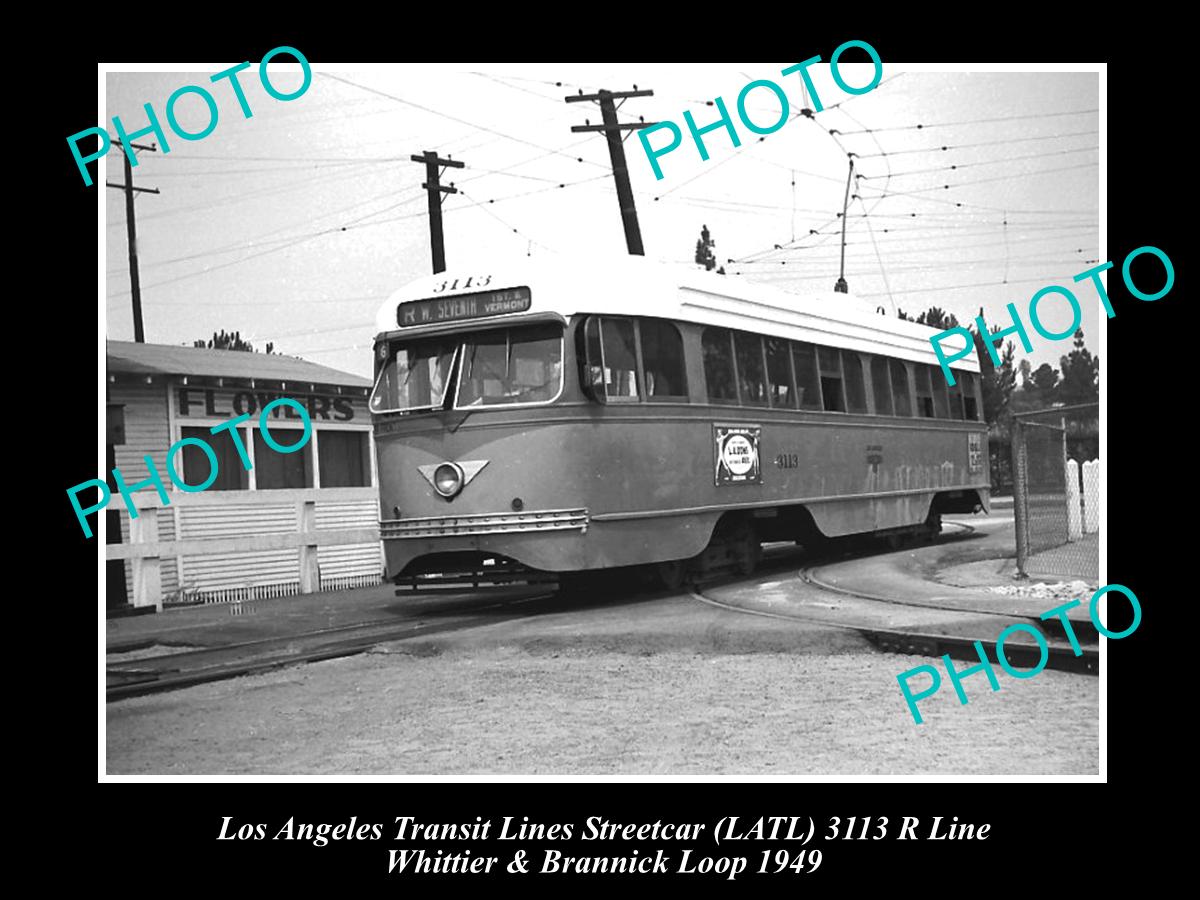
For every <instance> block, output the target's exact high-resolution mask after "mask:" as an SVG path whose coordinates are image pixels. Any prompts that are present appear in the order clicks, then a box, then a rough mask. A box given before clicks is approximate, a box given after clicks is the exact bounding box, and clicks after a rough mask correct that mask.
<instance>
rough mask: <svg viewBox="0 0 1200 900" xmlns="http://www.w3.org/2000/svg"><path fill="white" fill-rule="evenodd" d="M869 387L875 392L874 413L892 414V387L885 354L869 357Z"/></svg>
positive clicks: (881, 414)
mask: <svg viewBox="0 0 1200 900" xmlns="http://www.w3.org/2000/svg"><path fill="white" fill-rule="evenodd" d="M871 388H872V389H873V390H874V392H875V413H876V414H877V415H880V416H890V415H892V387H891V378H890V376H889V374H888V361H887V357H885V356H872V357H871Z"/></svg>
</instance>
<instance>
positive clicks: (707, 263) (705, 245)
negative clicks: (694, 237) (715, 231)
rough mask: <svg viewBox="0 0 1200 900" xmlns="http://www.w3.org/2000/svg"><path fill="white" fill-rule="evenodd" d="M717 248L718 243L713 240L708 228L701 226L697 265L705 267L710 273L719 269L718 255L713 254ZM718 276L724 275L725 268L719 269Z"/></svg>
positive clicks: (697, 242)
mask: <svg viewBox="0 0 1200 900" xmlns="http://www.w3.org/2000/svg"><path fill="white" fill-rule="evenodd" d="M715 246H717V242H716V241H714V240H713V239H712V235H711V234H710V233H709V230H708V226H707V225H702V226H700V240H698V241H696V264H697V265H701V266H704V268H705V269H707V270H708V271H709V272H711V271H712V270H713V269H716V268H717V255H716V254H715V253H713V247H715ZM717 274H718V275H724V274H725V267H724V266H721V268H719V269H717Z"/></svg>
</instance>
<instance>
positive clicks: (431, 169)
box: [410, 150, 466, 275]
mask: <svg viewBox="0 0 1200 900" xmlns="http://www.w3.org/2000/svg"><path fill="white" fill-rule="evenodd" d="M410 158H411V159H412V161H413V162H419V163H425V178H426V181H425V183H424V184H422V185H421V187H423V188H425V190H426V191H428V192H429V243H430V244H431V245H432V247H433V274H434V275H436V274H437V273H438V272H445V271H446V244H445V241H444V239H443V237H442V194H457V193H458V189H457V188H456V187H455V186H454V182H453V181H452V182H450V185H449V187H444V186H443V185H442V184H441V176H442V170H439V169H438V166H445V167H447V168H451V169H461V168H463V167H464V166H465V165H466V163H462V162H458V161H457V160H453V159H439V158H438V155H437V151H436V150H426V151H425V152H424V153H422V154H421V155H420V156H417V155H416V154H414V155H413V156H412V157H410Z"/></svg>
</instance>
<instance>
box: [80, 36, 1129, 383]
mask: <svg viewBox="0 0 1200 900" xmlns="http://www.w3.org/2000/svg"><path fill="white" fill-rule="evenodd" d="M301 49H303V48H301ZM817 52H822V51H821V50H820V49H817V50H814V52H813V54H806V55H815V53H817ZM822 55H824V56H826V57H828V50H826V51H824V52H823V53H822ZM793 62H795V60H793V61H791V62H787V61H785V62H782V63H745V64H705V65H701V64H671V65H665V64H661V63H650V64H624V63H622V64H612V65H607V64H579V63H568V64H554V65H550V64H540V63H539V64H526V65H503V66H500V65H493V64H487V65H482V64H481V65H444V66H431V65H420V66H418V65H408V64H395V65H391V64H389V65H373V66H353V65H328V66H323V65H322V64H321V62H320V61H319V60H314V61H313V64H314V70H315V75H314V78H313V81H312V84H311V86H310V87H309V89H308V91H307V92H306V93H305V94H304V95H303V96H301V97H299V98H298V99H296V100H293V101H290V102H281V101H278V100H275V99H273V98H271V97H270V96H269V95H267V93H266V92H265V91H264V90H263V88H262V86H261V84H260V83H259V81H258V78H257V76H256V74H255V73H256V72H257V68H258V63H257V61H254V65H253V66H252V67H251V68H250V69H248V70H246V73H245V74H243V75H242V77H241V82H242V84H243V86H244V88H245V91H246V96H247V100H248V102H249V104H250V106H251V108H252V110H253V112H254V116H253V118H251V119H244V118H243V117H242V114H241V112H240V110H239V109H238V106H237V103H236V101H235V100H234V98H233V96H232V93H231V92H230V90H229V88H228V86H227V85H218V86H213V87H214V90H213V93H214V95H215V96H216V98H217V102H218V104H219V112H220V119H219V122H218V125H217V127H216V129H215V130H214V131H213V133H212V134H210V135H209V136H208V137H206V138H204V139H202V140H199V141H195V142H191V143H189V142H184V141H182V140H179V139H178V138H176V137H174V136H173V135H172V134H171V133H170V132H168V139H169V140H170V142H171V152H170V153H167V154H163V153H143V154H141V155H140V157H139V159H140V164H139V166H138V167H137V168H136V169H134V182H135V184H137V185H138V186H143V187H156V188H159V189H160V191H161V193H160V194H158V195H152V194H143V195H139V196H138V199H137V201H136V202H137V226H138V243H139V255H140V263H141V282H142V304H143V310H144V321H145V329H146V340H147V341H149V342H153V343H164V344H187V345H190V344H191V342H192V341H193V340H194V339H196V338H204V337H209V336H211V334H212V332H213V331H214V330H219V329H221V328H225V329H227V330H239V331H241V333H242V335H243V337H247V338H249V339H251V340H252V341H254V343H255V346H256V347H258V348H259V349H262V348H263V345H265V343H266V342H267V341H274V343H275V346H276V349H277V350H279V351H282V352H284V353H288V354H293V355H296V356H301V357H304V358H306V359H311V360H313V361H314V362H318V363H321V364H324V365H328V366H332V367H334V368H338V369H342V370H345V371H347V372H354V373H357V374H360V375H367V374H369V372H370V369H371V339H372V337H373V333H372V332H373V327H372V323H373V321H374V317H375V313H376V311H377V310H378V308H379V306H380V305H381V304H382V303H383V302H384V301H385V300H386V299H387V296H388V295H389V294H390V293H391V292H392V291H394V290H396V289H397V288H398V287H400V286H402V285H404V284H405V283H406V282H408V281H410V280H412V279H414V278H417V277H420V276H422V275H426V274H428V273H429V272H430V271H431V263H430V252H429V233H428V220H427V212H426V199H425V192H424V191H423V190H421V187H420V185H421V182H422V181H423V180H424V168H423V166H420V165H418V164H416V163H413V162H411V161H409V156H410V154H412V153H420V152H422V151H424V150H437V151H439V152H440V153H441V154H442V155H443V156H445V155H447V154H449V155H451V156H453V158H455V159H461V160H462V161H464V162H465V163H466V164H467V167H466V168H465V169H461V170H452V171H451V172H449V173H447V175H446V176H445V180H446V181H453V182H454V183H455V184H456V185H457V186H458V187H459V188H460V189H461V192H460V193H459V194H457V195H454V196H451V197H448V198H447V200H446V202H445V205H444V207H443V209H444V211H445V232H446V256H447V261H448V264H449V267H450V268H451V269H453V268H454V267H455V266H456V265H465V264H469V262H470V260H471V256H472V253H473V252H475V251H476V250H477V249H482V248H486V250H487V254H488V255H489V256H491V255H493V254H497V253H499V254H513V255H518V256H520V255H525V254H532V255H534V256H543V255H550V254H554V253H571V254H588V255H591V256H594V257H601V256H603V255H606V254H624V253H625V241H624V232H623V230H622V227H621V218H620V213H619V208H618V205H617V198H616V192H615V188H614V186H613V179H612V176H611V171H610V166H609V162H608V152H607V147H606V145H605V141H604V137H603V135H600V134H596V133H586V134H572V133H571V131H570V127H571V125H575V124H583V122H584V120H585V119H590V120H591V121H592V122H593V123H596V122H598V121H599V119H600V115H599V110H598V108H597V107H596V106H595V105H593V104H590V103H572V104H567V103H565V102H563V98H564V97H565V96H566V95H567V94H573V93H577V92H578V91H579V89H580V88H582V89H583V90H584V92H592V91H594V90H595V89H597V88H601V87H603V88H608V89H610V90H628V89H631V88H632V87H633V85H634V84H636V85H637V86H638V87H639V88H651V89H653V90H654V96H653V97H647V98H636V99H631V100H629V101H627V102H626V104H625V106H624V108H623V109H622V110H621V111H620V117H621V120H622V121H631V120H636V119H637V118H638V117H639V116H642V117H644V118H645V120H646V121H661V120H667V119H670V120H673V121H675V122H676V123H678V124H679V125H680V127H681V128H683V129H684V133H685V137H684V143H683V144H682V145H681V147H680V148H679V149H678V150H676V151H674V152H673V153H670V154H668V155H666V156H663V157H661V159H660V165H661V166H662V168H663V174H664V177H663V179H662V180H661V181H656V180H655V178H654V174H653V171H652V170H651V167H650V164H649V162H648V161H647V159H646V156H645V154H644V153H643V151H642V149H641V146H640V144H639V142H638V138H637V136H636V135H634V136H632V137H631V138H630V139H629V140H628V141H627V142H626V144H625V148H626V153H627V155H628V159H629V168H630V174H631V179H632V182H633V188H634V191H635V196H636V202H637V209H638V214H639V219H640V222H641V228H642V234H643V238H644V242H645V247H646V254H647V256H649V257H652V258H658V259H663V260H669V261H674V262H690V261H691V259H692V253H693V252H694V247H695V242H696V239H697V237H698V235H699V231H700V228H701V226H702V225H707V226H708V227H709V229H710V230H711V232H712V235H713V237H714V238H715V240H716V242H717V247H716V250H717V256H718V259H719V260H720V261H721V262H722V263H723V264H724V265H725V267H726V270H727V271H728V272H730V273H731V274H730V276H729V277H735V276H734V275H733V274H732V273H735V272H740V273H741V275H740V276H736V277H744V278H748V279H752V280H755V281H761V282H768V283H771V284H773V285H776V286H778V287H779V288H781V289H783V290H787V291H791V292H796V293H804V292H805V291H812V290H821V291H827V290H829V289H830V288H831V287H832V286H833V283H834V281H835V280H836V279H837V275H838V250H839V244H840V235H841V232H840V228H841V224H840V222H839V220H838V219H837V214H838V213H839V212H840V210H841V208H842V202H843V196H844V191H845V183H846V174H847V156H846V152H851V153H855V154H857V155H858V156H857V158H856V160H855V165H856V171H857V172H858V173H859V175H860V176H861V178H860V179H859V180H858V181H857V184H856V188H855V190H856V192H857V193H858V194H859V195H860V197H861V199H860V200H855V201H853V202H852V204H851V207H850V217H849V218H848V220H847V224H848V235H847V247H846V278H847V281H848V282H849V285H850V290H851V292H852V293H853V294H855V295H857V296H859V297H861V298H863V299H865V300H867V301H869V302H870V303H872V304H874V305H879V306H883V307H884V308H885V309H886V310H888V311H889V312H891V311H893V310H895V309H896V308H900V309H904V310H906V311H908V312H910V313H912V314H914V315H915V314H916V313H919V312H921V311H923V310H924V309H926V308H927V307H928V306H930V305H932V304H936V305H938V306H941V307H943V308H945V309H948V310H950V311H952V312H954V313H955V314H956V315H957V316H958V317H959V319H960V320H966V319H968V318H970V317H973V316H974V315H975V314H976V313H977V311H978V309H979V308H980V307H983V309H984V312H985V316H986V317H987V318H988V320H989V321H993V320H994V321H997V322H1001V321H1003V323H1004V324H1005V325H1007V324H1008V321H1007V318H1006V314H1005V313H1004V306H1005V304H1007V303H1009V302H1013V303H1015V304H1016V305H1017V307H1018V308H1019V309H1021V310H1022V312H1024V310H1025V309H1026V307H1027V304H1028V300H1029V297H1030V296H1031V295H1032V294H1033V293H1034V292H1035V291H1036V290H1037V289H1038V288H1040V287H1043V286H1045V285H1049V284H1054V283H1058V284H1064V285H1068V286H1069V285H1071V281H1070V278H1071V276H1072V275H1074V274H1076V273H1078V272H1081V271H1083V270H1084V269H1086V268H1089V267H1090V266H1091V265H1093V264H1094V262H1093V261H1095V260H1101V261H1102V260H1105V259H1108V258H1109V257H1108V256H1105V255H1102V253H1101V249H1100V247H1099V246H1098V241H1099V224H1100V222H1099V212H1098V203H1099V199H1098V198H1099V193H1098V185H1099V171H1100V170H1099V165H1098V164H1099V158H1100V153H1099V134H1098V129H1099V121H1100V117H1099V113H1098V112H1097V110H1098V108H1099V107H1100V105H1101V104H1100V98H1099V76H1098V75H1097V74H1095V73H952V72H918V71H909V70H908V69H907V68H906V67H905V66H900V65H890V64H889V63H888V60H887V58H886V56H885V58H884V60H883V62H884V79H885V80H884V82H883V83H882V84H881V85H880V86H879V87H878V88H876V89H875V90H874V91H872V92H870V93H869V94H865V95H862V96H858V97H850V96H849V95H846V94H844V93H842V92H841V91H840V90H839V89H838V88H837V87H836V86H835V84H834V83H833V81H832V79H831V78H830V75H829V71H828V67H826V66H815V67H813V68H812V69H811V70H810V72H811V73H812V76H813V79H814V82H815V85H816V89H817V91H818V93H819V95H820V99H821V101H822V103H823V104H824V105H825V106H826V109H825V111H823V112H820V113H817V114H816V116H815V118H814V119H808V118H804V117H801V116H797V115H796V113H797V111H798V110H799V109H800V108H802V107H803V106H804V105H805V102H804V97H803V96H802V91H801V81H800V78H799V76H798V75H796V74H793V75H789V76H783V75H781V74H780V70H781V69H783V68H785V67H786V66H788V65H791V64H792V63H793ZM231 64H232V63H228V64H225V65H218V64H213V65H212V66H206V67H187V68H189V69H190V71H189V72H183V71H181V72H170V73H166V72H153V73H151V72H137V73H129V72H122V73H110V74H109V75H108V77H107V104H108V109H107V116H108V118H109V119H111V117H112V116H113V115H120V116H121V118H122V121H123V122H124V123H125V125H126V127H127V129H129V130H132V129H134V128H138V127H141V126H142V125H143V124H144V123H145V114H144V113H143V112H142V104H144V103H146V102H149V103H152V104H153V105H154V107H155V109H156V110H158V112H159V117H160V119H161V120H163V122H164V125H165V115H164V114H163V109H164V105H165V102H166V99H167V97H169V96H170V94H171V93H172V92H173V91H174V90H176V89H177V88H179V87H181V86H183V85H185V84H205V85H207V84H208V77H209V75H211V74H213V73H215V72H217V71H219V70H220V69H221V68H225V67H227V65H231ZM181 68H183V67H181ZM275 68H276V64H275V63H272V67H271V70H272V73H273V75H274V73H275ZM842 68H843V74H844V77H845V78H846V80H847V81H848V82H849V83H850V84H853V85H860V84H865V83H867V82H868V81H869V79H870V67H869V66H863V67H856V66H844V67H842ZM284 69H285V67H283V66H281V67H280V72H279V74H278V75H277V76H275V82H276V85H277V87H278V89H280V90H282V91H288V90H292V89H294V88H295V87H296V86H298V84H299V76H298V74H295V73H291V74H289V73H287V72H286V71H284ZM755 79H769V80H773V81H775V82H776V83H777V84H779V85H780V86H781V87H783V88H785V89H786V91H787V93H788V97H789V101H790V107H791V113H792V116H793V118H792V119H791V120H790V121H789V122H788V123H787V124H786V125H784V126H783V127H782V128H781V129H780V130H778V131H777V132H775V133H774V134H772V135H770V136H768V137H767V138H766V139H765V140H763V141H761V142H760V141H759V140H758V139H757V137H756V136H754V135H752V134H751V133H750V132H749V131H748V130H747V129H745V128H744V127H741V124H740V122H739V121H738V119H737V113H736V100H737V95H738V92H739V91H740V90H741V88H742V87H743V86H744V85H745V84H746V83H748V82H749V81H751V80H755ZM717 96H720V97H723V98H724V99H725V102H726V104H727V106H728V108H729V109H730V112H731V114H732V115H733V116H734V122H735V125H737V126H738V130H739V135H740V136H741V139H742V146H741V147H740V148H736V149H735V148H733V147H732V145H731V143H730V141H729V139H728V137H727V135H726V134H725V133H724V131H720V132H718V131H714V132H711V133H710V134H708V135H706V138H707V143H708V147H709V153H710V159H709V160H708V161H707V162H704V161H701V160H700V157H699V155H698V153H697V151H696V149H695V146H694V145H693V144H692V142H691V140H690V138H688V137H687V134H686V126H685V125H684V123H683V111H684V110H689V111H691V112H692V114H693V116H694V117H695V119H696V122H697V124H698V125H703V124H706V123H708V122H712V121H715V120H716V117H717V110H716V109H715V107H711V106H707V105H706V101H709V100H711V99H712V98H714V97H717ZM839 101H845V102H844V103H842V104H840V105H838V106H834V104H836V103H839ZM749 108H750V110H751V111H752V112H751V114H752V115H753V116H755V117H756V120H757V121H759V122H761V123H762V124H764V125H768V124H770V123H771V122H773V121H774V120H776V119H777V118H778V115H779V105H778V102H777V101H776V100H775V99H774V98H773V96H772V94H771V93H770V92H769V91H767V90H765V89H760V90H757V91H755V92H754V93H753V94H752V95H751V99H750V100H749ZM177 114H178V115H179V119H180V122H181V124H182V125H184V126H185V127H188V128H191V129H195V130H198V129H199V128H201V127H203V124H204V122H205V121H206V120H207V118H206V114H204V107H203V104H202V102H201V101H200V100H199V99H198V98H196V97H194V96H191V97H188V98H187V99H185V100H184V101H181V102H180V104H179V106H178V108H177ZM983 120H987V121H983ZM97 124H100V123H97ZM106 124H107V125H108V126H109V131H110V133H112V127H111V121H109V122H107V123H106ZM917 126H922V127H917ZM80 127H81V128H82V127H84V126H83V125H81V126H80ZM830 132H833V134H831V133H830ZM151 139H152V138H143V139H142V140H151ZM653 140H654V142H655V144H656V145H657V144H658V142H661V141H664V140H666V134H665V132H659V133H656V134H655V135H654V136H653ZM943 147H945V148H947V149H942V148H943ZM119 153H120V151H119V150H117V149H116V148H114V149H113V151H112V152H110V154H109V157H108V171H107V180H108V181H111V182H118V183H119V182H121V180H122V179H123V174H122V170H121V161H120V156H119ZM952 167H954V168H952ZM103 180H104V179H103V178H102V179H100V183H101V184H102V183H103ZM947 184H948V185H950V188H949V189H947V188H945V187H944V185H947ZM98 190H99V191H101V192H103V194H104V195H105V196H104V200H103V202H104V208H105V215H106V241H105V247H106V250H107V262H106V273H105V277H106V287H105V294H106V297H105V300H106V309H107V335H108V337H109V338H113V339H118V340H132V336H133V325H132V318H131V312H130V294H129V273H128V263H127V247H126V233H125V209H124V197H123V194H122V192H120V191H117V190H113V189H107V190H106V189H105V188H103V187H102V186H101V187H98ZM491 201H495V202H491ZM813 230H815V231H816V233H815V234H814V233H811V232H812V231H813ZM776 245H779V247H780V248H781V249H774V248H775V247H776ZM729 259H734V260H737V262H734V263H728V262H726V260H729ZM1078 293H1079V295H1080V298H1081V300H1082V301H1084V302H1083V306H1084V317H1083V328H1084V331H1085V333H1086V335H1087V344H1088V346H1089V347H1090V348H1091V349H1092V351H1093V352H1098V348H1099V346H1100V341H1099V336H1100V335H1099V330H1098V329H1099V327H1100V326H1099V319H1100V317H1099V307H1100V305H1099V301H1098V300H1097V299H1096V298H1095V297H1094V294H1093V293H1090V289H1088V290H1084V289H1082V288H1081V289H1080V290H1079V292H1078ZM1046 306H1047V308H1046V309H1045V310H1044V315H1043V320H1044V322H1045V324H1046V326H1047V327H1048V328H1050V329H1051V330H1061V329H1062V328H1063V327H1064V326H1065V324H1066V322H1068V321H1069V316H1068V315H1067V313H1066V311H1065V309H1064V308H1062V307H1061V306H1059V304H1058V302H1057V301H1052V302H1051V303H1048V304H1047V305H1046ZM1063 306H1065V304H1063ZM1030 335H1031V339H1032V341H1033V343H1034V352H1033V353H1032V354H1030V355H1029V356H1030V359H1031V361H1032V362H1033V365H1034V366H1035V367H1036V366H1037V365H1039V364H1040V363H1042V362H1050V363H1052V364H1054V365H1055V366H1057V365H1058V358H1059V357H1060V356H1061V355H1063V354H1065V353H1067V352H1068V351H1069V350H1070V341H1069V340H1064V341H1060V342H1048V341H1046V340H1044V339H1042V338H1040V337H1039V336H1038V335H1037V334H1036V333H1034V332H1033V331H1032V328H1031V329H1030ZM1018 355H1019V356H1020V355H1022V352H1021V350H1020V347H1019V346H1018Z"/></svg>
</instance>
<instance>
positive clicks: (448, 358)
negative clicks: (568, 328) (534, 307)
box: [371, 323, 563, 413]
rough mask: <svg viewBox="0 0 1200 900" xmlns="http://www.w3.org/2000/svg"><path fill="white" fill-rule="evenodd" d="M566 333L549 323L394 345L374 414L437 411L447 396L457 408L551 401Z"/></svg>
mask: <svg viewBox="0 0 1200 900" xmlns="http://www.w3.org/2000/svg"><path fill="white" fill-rule="evenodd" d="M562 332H563V330H562V326H561V325H558V324H552V323H547V324H538V325H523V326H520V327H517V328H501V329H495V330H491V331H480V332H475V333H471V334H465V335H452V336H446V337H440V338H426V339H424V340H417V341H407V342H396V343H394V344H392V345H391V347H390V348H389V351H388V356H387V362H386V363H384V365H383V367H382V368H381V370H380V372H379V377H378V379H377V380H376V382H375V390H374V391H373V392H372V394H371V411H372V412H376V413H384V412H412V411H419V410H429V409H437V408H441V407H443V406H444V405H445V401H446V398H447V397H448V396H457V401H456V405H457V407H458V408H467V407H471V408H477V407H481V406H488V407H493V406H509V405H515V404H522V403H546V402H549V401H550V400H553V399H554V398H555V397H557V396H558V394H559V391H560V390H561V388H562ZM456 355H457V356H458V360H459V361H458V363H457V368H456V367H455V357H456ZM452 382H456V383H452ZM455 392H457V393H455Z"/></svg>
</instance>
